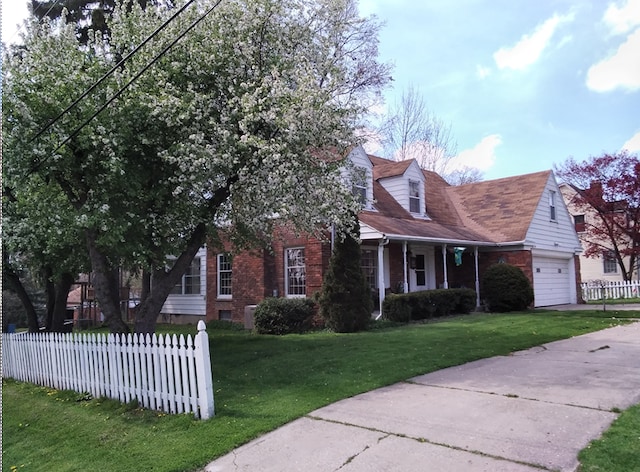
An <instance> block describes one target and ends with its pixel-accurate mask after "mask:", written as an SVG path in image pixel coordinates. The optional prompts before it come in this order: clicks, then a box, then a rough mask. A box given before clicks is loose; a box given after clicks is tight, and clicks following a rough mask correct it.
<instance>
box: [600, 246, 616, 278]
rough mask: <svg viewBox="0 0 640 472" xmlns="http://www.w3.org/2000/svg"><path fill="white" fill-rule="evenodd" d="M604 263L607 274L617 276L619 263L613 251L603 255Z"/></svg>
mask: <svg viewBox="0 0 640 472" xmlns="http://www.w3.org/2000/svg"><path fill="white" fill-rule="evenodd" d="M602 259H603V263H604V273H605V274H617V273H618V261H616V258H615V255H614V254H613V252H612V251H607V252H605V253H604V254H602Z"/></svg>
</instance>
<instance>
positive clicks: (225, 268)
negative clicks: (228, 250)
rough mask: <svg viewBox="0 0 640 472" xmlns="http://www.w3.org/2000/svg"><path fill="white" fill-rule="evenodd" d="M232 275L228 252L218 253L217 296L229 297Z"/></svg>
mask: <svg viewBox="0 0 640 472" xmlns="http://www.w3.org/2000/svg"><path fill="white" fill-rule="evenodd" d="M232 275H233V272H232V271H231V258H230V257H229V255H228V254H218V298H231V294H232V292H231V288H232V285H231V284H232Z"/></svg>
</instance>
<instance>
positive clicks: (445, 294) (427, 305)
mask: <svg viewBox="0 0 640 472" xmlns="http://www.w3.org/2000/svg"><path fill="white" fill-rule="evenodd" d="M475 306H476V292H475V291H474V290H471V289H462V288H461V289H456V288H450V289H438V290H424V291H420V292H411V293H404V294H397V295H395V294H391V295H388V296H387V297H385V299H384V302H383V306H382V307H383V308H382V313H383V316H384V317H385V318H386V319H388V320H393V321H399V322H407V321H410V320H424V319H429V318H439V317H443V316H449V315H451V314H466V313H470V312H471V310H473V309H474V308H475Z"/></svg>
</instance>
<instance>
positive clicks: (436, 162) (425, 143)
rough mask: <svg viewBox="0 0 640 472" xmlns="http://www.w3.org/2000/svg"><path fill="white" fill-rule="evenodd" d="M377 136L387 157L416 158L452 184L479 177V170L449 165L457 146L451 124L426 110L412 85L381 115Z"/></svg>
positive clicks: (419, 162) (476, 179)
mask: <svg viewBox="0 0 640 472" xmlns="http://www.w3.org/2000/svg"><path fill="white" fill-rule="evenodd" d="M379 135H380V136H381V137H382V144H383V154H384V156H385V157H386V158H388V159H393V160H399V161H401V160H405V159H412V158H413V159H416V160H417V161H418V164H419V165H420V167H421V168H422V169H425V170H430V171H433V172H436V173H437V174H439V175H441V176H442V177H443V178H444V179H445V180H447V182H449V183H450V184H452V185H460V184H463V183H470V182H476V181H479V180H482V173H481V171H480V170H478V169H471V168H466V169H459V170H456V169H454V168H453V167H452V165H451V163H452V160H453V159H454V158H455V157H456V155H457V152H458V149H457V147H458V146H457V143H456V141H455V139H454V137H453V134H452V131H451V125H450V124H447V123H445V122H444V121H443V120H441V119H440V118H438V117H437V116H436V115H435V114H434V113H432V112H431V111H430V110H429V108H428V107H427V104H426V103H425V101H424V98H423V97H422V96H421V95H420V94H419V92H418V91H417V90H416V89H415V88H414V87H413V86H409V87H408V88H407V89H405V90H404V91H403V92H402V96H401V98H400V101H399V102H396V103H395V104H394V105H393V106H392V107H391V109H390V110H389V112H388V114H387V115H386V116H385V117H384V118H383V120H382V125H381V126H380V128H379Z"/></svg>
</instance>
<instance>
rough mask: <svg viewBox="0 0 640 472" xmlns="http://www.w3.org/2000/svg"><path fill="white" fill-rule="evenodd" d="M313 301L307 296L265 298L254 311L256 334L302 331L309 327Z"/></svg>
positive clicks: (313, 305)
mask: <svg viewBox="0 0 640 472" xmlns="http://www.w3.org/2000/svg"><path fill="white" fill-rule="evenodd" d="M314 307H315V303H314V302H313V301H312V300H311V299H309V298H265V299H264V300H263V301H262V302H260V304H259V305H258V307H257V308H256V312H255V318H254V323H255V330H256V332H257V333H258V334H290V333H302V332H304V331H306V330H307V329H309V327H310V325H311V318H312V317H313V311H314Z"/></svg>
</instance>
